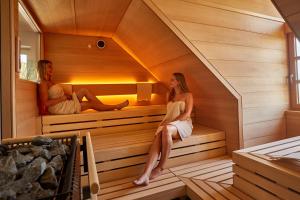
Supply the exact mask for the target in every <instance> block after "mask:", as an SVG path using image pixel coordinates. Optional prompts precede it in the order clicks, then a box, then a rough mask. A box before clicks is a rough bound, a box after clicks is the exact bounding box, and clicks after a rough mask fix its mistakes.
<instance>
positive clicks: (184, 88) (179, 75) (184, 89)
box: [168, 72, 190, 101]
mask: <svg viewBox="0 0 300 200" xmlns="http://www.w3.org/2000/svg"><path fill="white" fill-rule="evenodd" d="M173 76H174V77H175V79H176V80H177V81H178V83H179V88H180V89H181V91H182V92H184V93H187V92H190V90H189V88H188V86H187V84H186V81H185V78H184V75H183V74H182V73H178V72H176V73H173ZM175 95H176V93H175V89H174V88H172V89H171V91H170V94H169V98H168V101H173V99H174V98H175Z"/></svg>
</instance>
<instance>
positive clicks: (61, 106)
mask: <svg viewBox="0 0 300 200" xmlns="http://www.w3.org/2000/svg"><path fill="white" fill-rule="evenodd" d="M64 95H65V93H64V90H63V88H62V87H61V86H60V85H59V84H55V85H52V86H51V87H50V88H49V90H48V98H49V99H57V98H60V97H62V96H64ZM48 111H49V112H50V113H51V114H55V115H66V114H74V113H80V112H81V106H80V102H79V100H78V98H77V95H76V93H75V92H73V93H72V100H65V101H62V102H59V103H58V104H55V105H53V106H49V107H48Z"/></svg>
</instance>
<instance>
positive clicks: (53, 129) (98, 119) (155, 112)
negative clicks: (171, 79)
mask: <svg viewBox="0 0 300 200" xmlns="http://www.w3.org/2000/svg"><path fill="white" fill-rule="evenodd" d="M165 114H166V106H165V105H151V106H130V107H127V108H124V109H122V110H118V111H104V112H97V111H85V112H82V113H80V114H70V115H45V116H42V133H43V134H49V133H68V132H74V131H87V130H88V131H90V133H91V135H98V134H105V133H114V132H119V131H125V130H126V131H133V130H141V129H149V128H154V127H157V125H158V124H159V122H160V121H161V120H162V119H163V117H164V115H165Z"/></svg>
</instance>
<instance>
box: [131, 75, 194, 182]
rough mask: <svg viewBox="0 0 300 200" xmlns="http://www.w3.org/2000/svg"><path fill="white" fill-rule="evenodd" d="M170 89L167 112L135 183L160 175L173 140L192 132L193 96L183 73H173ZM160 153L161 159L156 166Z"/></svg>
mask: <svg viewBox="0 0 300 200" xmlns="http://www.w3.org/2000/svg"><path fill="white" fill-rule="evenodd" d="M170 89H171V90H170V92H169V94H168V98H167V99H168V104H167V114H166V116H165V117H164V119H163V120H162V122H161V123H160V125H159V127H158V129H157V131H156V133H155V138H154V140H153V143H152V145H151V148H150V151H149V158H148V160H147V163H146V166H145V169H144V172H143V174H142V175H141V176H140V177H139V178H138V179H137V180H135V181H134V184H135V185H148V184H149V179H154V178H156V177H158V176H160V175H161V173H162V171H163V169H165V165H166V161H167V159H168V157H169V154H170V151H171V147H172V144H173V140H174V139H181V140H183V139H184V138H186V137H189V136H190V135H191V134H192V129H193V125H192V120H191V112H192V109H193V96H192V94H191V93H190V91H189V89H188V87H187V84H186V82H185V78H184V75H183V74H182V73H173V76H172V78H171V80H170ZM159 155H160V159H159V162H158V164H157V165H156V167H155V164H156V162H157V159H158V157H159ZM154 167H155V168H154Z"/></svg>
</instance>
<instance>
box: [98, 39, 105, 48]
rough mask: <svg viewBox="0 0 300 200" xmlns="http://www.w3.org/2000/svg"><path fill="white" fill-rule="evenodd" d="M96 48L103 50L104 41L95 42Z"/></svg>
mask: <svg viewBox="0 0 300 200" xmlns="http://www.w3.org/2000/svg"><path fill="white" fill-rule="evenodd" d="M97 47H98V48H99V49H103V48H104V47H105V42H104V40H98V41H97Z"/></svg>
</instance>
